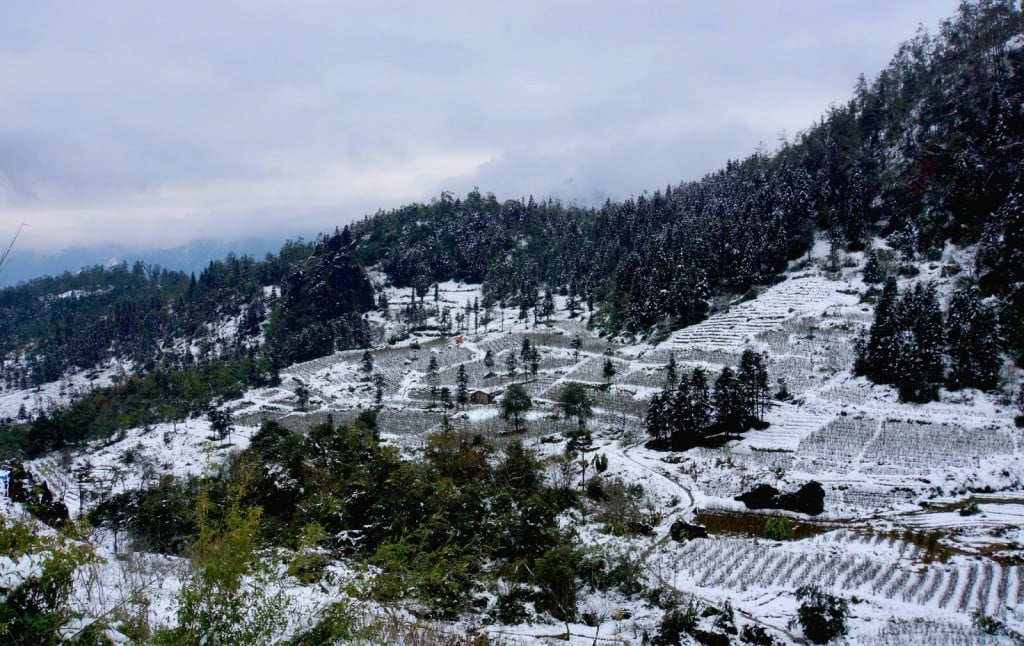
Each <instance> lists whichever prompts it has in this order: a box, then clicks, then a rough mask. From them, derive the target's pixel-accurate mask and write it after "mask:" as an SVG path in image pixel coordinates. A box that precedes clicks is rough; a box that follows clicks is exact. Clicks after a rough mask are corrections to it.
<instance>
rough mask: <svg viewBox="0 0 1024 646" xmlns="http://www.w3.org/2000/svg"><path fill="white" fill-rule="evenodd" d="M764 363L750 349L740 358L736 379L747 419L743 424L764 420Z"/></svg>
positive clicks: (765, 390) (758, 355) (765, 394)
mask: <svg viewBox="0 0 1024 646" xmlns="http://www.w3.org/2000/svg"><path fill="white" fill-rule="evenodd" d="M764 363H765V362H764V357H763V356H762V355H760V354H758V353H757V352H754V351H753V350H751V349H750V348H747V349H746V350H744V351H743V354H742V356H740V365H739V369H738V371H737V375H736V377H737V379H739V382H740V390H741V392H742V395H743V411H744V415H745V417H746V418H747V421H746V422H745V424H749V423H751V422H753V421H755V420H756V421H761V420H762V419H763V418H764V411H765V407H766V406H767V405H768V369H767V368H765V365H764Z"/></svg>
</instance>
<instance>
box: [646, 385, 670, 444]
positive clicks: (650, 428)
mask: <svg viewBox="0 0 1024 646" xmlns="http://www.w3.org/2000/svg"><path fill="white" fill-rule="evenodd" d="M669 400H670V397H669V395H668V393H666V392H665V391H662V392H660V393H656V394H655V395H654V396H653V397H651V403H650V405H649V406H648V407H647V417H646V418H645V420H644V425H645V426H646V427H647V433H648V435H650V436H651V437H653V438H654V439H656V440H661V439H664V438H666V437H668V436H669V435H670V433H671V430H670V429H671V426H670V424H669V416H670V411H669V410H668V404H669V403H670V401H669Z"/></svg>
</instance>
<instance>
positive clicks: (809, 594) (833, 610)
mask: <svg viewBox="0 0 1024 646" xmlns="http://www.w3.org/2000/svg"><path fill="white" fill-rule="evenodd" d="M796 599H797V601H799V602H800V608H799V609H798V610H797V616H796V619H797V621H798V622H799V624H800V627H801V628H802V629H803V631H804V635H805V636H806V637H807V639H809V640H811V641H812V642H814V643H816V644H824V643H827V642H829V641H831V640H833V639H835V638H836V637H839V636H841V635H845V634H846V630H847V627H846V620H847V618H848V617H849V615H850V608H849V604H848V603H847V602H846V599H843V598H841V597H836V596H833V595H831V594H828V593H826V592H824V591H823V590H821V589H820V588H818V587H817V586H813V585H805V586H801V587H800V588H798V589H797V591H796Z"/></svg>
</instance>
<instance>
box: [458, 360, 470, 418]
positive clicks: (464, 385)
mask: <svg viewBox="0 0 1024 646" xmlns="http://www.w3.org/2000/svg"><path fill="white" fill-rule="evenodd" d="M455 383H456V384H457V386H456V390H455V402H456V403H457V404H458V406H459V408H462V407H464V406H465V405H466V404H468V403H469V375H467V374H466V366H465V364H461V363H460V364H459V371H458V374H457V375H456V377H455Z"/></svg>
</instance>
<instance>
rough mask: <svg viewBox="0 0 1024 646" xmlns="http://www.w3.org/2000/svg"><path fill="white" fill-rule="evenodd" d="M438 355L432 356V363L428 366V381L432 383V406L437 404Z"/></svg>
mask: <svg viewBox="0 0 1024 646" xmlns="http://www.w3.org/2000/svg"><path fill="white" fill-rule="evenodd" d="M437 370H438V365H437V355H434V354H431V355H430V362H429V363H428V364H427V381H429V382H430V405H431V406H433V405H434V404H436V403H437Z"/></svg>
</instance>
